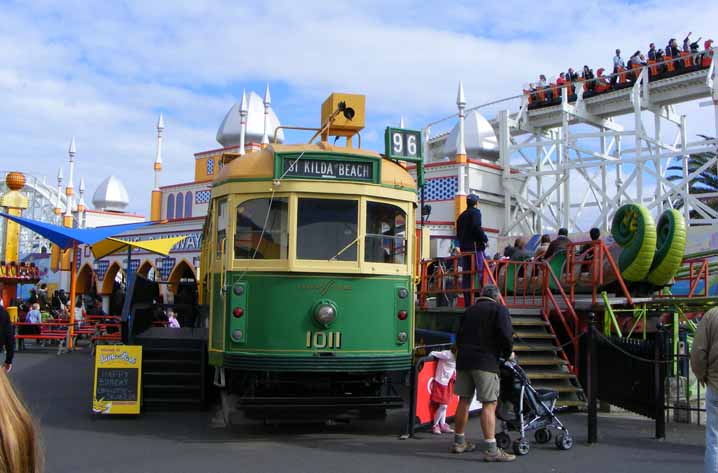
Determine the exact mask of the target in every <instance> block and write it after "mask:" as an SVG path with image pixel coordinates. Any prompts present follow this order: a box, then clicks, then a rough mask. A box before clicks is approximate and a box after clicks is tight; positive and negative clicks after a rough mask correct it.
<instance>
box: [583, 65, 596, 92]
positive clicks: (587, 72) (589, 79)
mask: <svg viewBox="0 0 718 473" xmlns="http://www.w3.org/2000/svg"><path fill="white" fill-rule="evenodd" d="M581 78H582V79H583V80H585V81H586V84H587V86H588V90H590V91H593V90H594V88H595V87H596V81H594V80H593V79H594V75H593V71H592V70H591V69H590V68H589V67H588V66H583V72H581Z"/></svg>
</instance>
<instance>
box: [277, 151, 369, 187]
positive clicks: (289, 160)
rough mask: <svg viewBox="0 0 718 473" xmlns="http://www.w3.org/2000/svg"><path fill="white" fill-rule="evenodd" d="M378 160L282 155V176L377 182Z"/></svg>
mask: <svg viewBox="0 0 718 473" xmlns="http://www.w3.org/2000/svg"><path fill="white" fill-rule="evenodd" d="M377 163H378V161H377V160H358V159H336V158H332V159H322V158H319V157H314V156H306V155H305V156H301V157H299V155H293V154H292V155H284V156H281V167H280V169H279V170H278V172H279V175H280V176H284V177H288V178H294V179H322V180H338V181H360V182H377V179H378V175H379V172H378V166H377Z"/></svg>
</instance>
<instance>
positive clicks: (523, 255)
mask: <svg viewBox="0 0 718 473" xmlns="http://www.w3.org/2000/svg"><path fill="white" fill-rule="evenodd" d="M510 258H511V261H528V260H530V259H531V252H530V251H529V250H527V249H526V241H524V239H523V238H517V239H516V241H515V242H514V251H513V252H512V253H511V256H510Z"/></svg>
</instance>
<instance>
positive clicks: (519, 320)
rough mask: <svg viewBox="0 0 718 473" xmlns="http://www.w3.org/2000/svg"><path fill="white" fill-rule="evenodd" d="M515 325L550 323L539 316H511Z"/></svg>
mask: <svg viewBox="0 0 718 473" xmlns="http://www.w3.org/2000/svg"><path fill="white" fill-rule="evenodd" d="M511 325H513V326H514V327H546V326H548V325H549V323H548V322H546V321H545V320H544V319H543V318H537V317H511Z"/></svg>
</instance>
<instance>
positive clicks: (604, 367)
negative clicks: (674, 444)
mask: <svg viewBox="0 0 718 473" xmlns="http://www.w3.org/2000/svg"><path fill="white" fill-rule="evenodd" d="M676 336H678V337H679V338H678V341H677V342H676V343H674V338H675V337H676ZM688 340H689V337H688V336H687V333H686V331H685V330H680V331H679V330H676V331H675V332H674V331H672V330H671V331H668V330H666V328H665V327H662V326H660V325H659V326H658V327H657V330H656V332H655V335H654V336H653V338H650V339H646V340H639V339H632V338H622V337H608V336H605V335H603V334H602V333H601V332H600V331H599V330H598V329H597V328H596V326H595V321H594V317H593V315H592V316H591V317H590V320H589V328H588V332H587V336H586V342H585V343H586V349H585V354H586V358H585V364H584V366H585V371H584V373H585V375H584V376H583V377H582V378H583V383H584V387H585V388H586V396H587V398H588V442H589V443H595V442H597V440H598V401H599V400H600V401H602V402H606V403H608V404H611V405H614V406H617V407H619V408H622V409H625V410H627V411H630V412H634V413H637V414H640V415H643V416H646V417H648V418H650V419H653V420H654V421H655V437H656V438H665V436H666V422H667V421H668V420H672V421H674V422H684V423H688V422H694V421H696V422H697V423H700V422H701V420H702V419H705V391H704V390H703V389H701V386H700V383H699V382H698V381H697V380H696V378H695V375H693V373H692V371H691V369H690V363H689V361H690V360H689V358H690V350H689V346H688V345H689V343H688Z"/></svg>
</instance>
